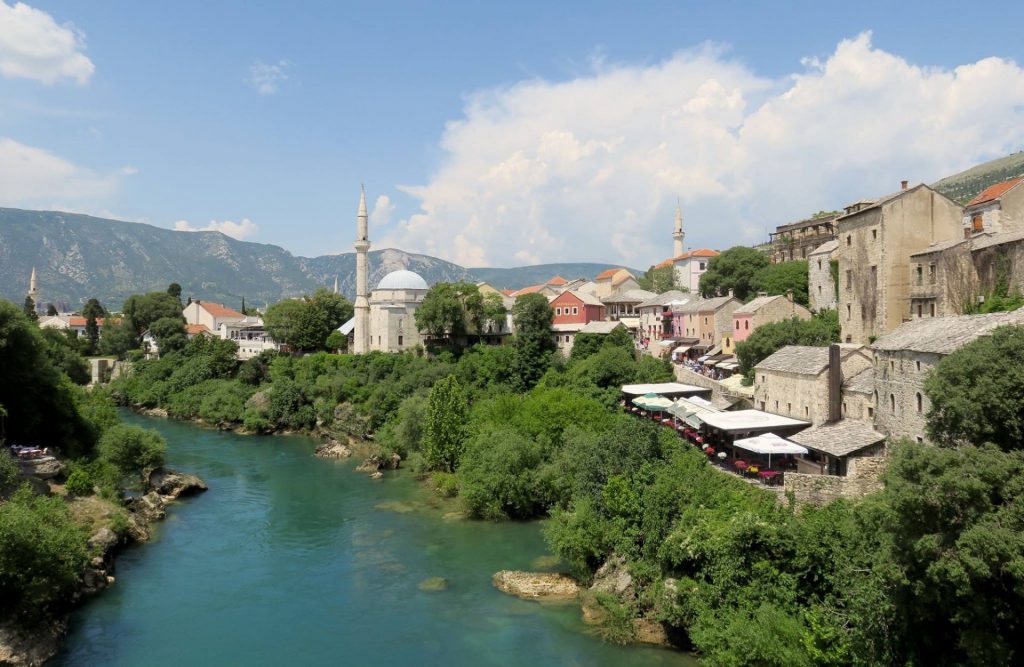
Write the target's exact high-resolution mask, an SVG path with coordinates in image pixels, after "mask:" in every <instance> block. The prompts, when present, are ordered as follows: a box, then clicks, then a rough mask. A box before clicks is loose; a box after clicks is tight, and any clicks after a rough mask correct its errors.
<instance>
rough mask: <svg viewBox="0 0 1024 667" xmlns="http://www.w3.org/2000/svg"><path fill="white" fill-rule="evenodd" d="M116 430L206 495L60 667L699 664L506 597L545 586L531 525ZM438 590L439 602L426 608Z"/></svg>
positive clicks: (251, 440)
mask: <svg viewBox="0 0 1024 667" xmlns="http://www.w3.org/2000/svg"><path fill="white" fill-rule="evenodd" d="M122 417H123V418H124V420H125V421H127V422H129V423H133V424H138V425H141V426H145V427H147V428H155V429H156V430H158V431H159V432H160V433H161V434H162V435H163V436H164V437H165V438H166V439H167V445H168V456H167V459H168V464H169V466H170V467H173V468H176V469H179V470H183V471H187V472H192V473H195V474H198V475H199V476H200V477H202V478H203V479H204V480H206V482H207V483H208V484H209V486H210V490H209V491H208V492H207V493H205V494H203V495H201V496H198V497H195V498H191V499H187V500H183V501H180V502H178V503H176V504H175V505H173V506H172V507H171V508H170V509H169V511H168V515H167V518H166V519H165V520H164V521H163V522H162V523H160V524H158V525H157V526H156V534H155V537H154V539H153V541H151V542H150V543H148V544H145V545H141V546H138V547H133V548H131V549H129V550H127V551H126V552H125V553H122V554H121V556H120V557H119V558H118V561H117V571H116V575H117V583H116V584H115V585H114V586H113V587H112V588H110V589H108V590H106V591H104V592H103V593H101V594H100V595H98V596H96V597H94V598H93V599H92V600H90V601H89V602H87V603H86V604H85V605H84V606H83V607H82V608H81V609H80V610H79V611H78V612H76V613H75V614H74V616H73V617H72V620H71V629H70V633H69V636H68V638H67V642H66V644H65V648H64V650H63V652H62V653H61V654H60V655H59V656H58V657H57V658H55V660H54V664H58V665H145V666H147V667H158V666H160V665H173V666H174V667H180V666H181V665H187V664H193V665H241V664H245V665H369V664H372V665H380V666H389V665H441V664H443V665H446V666H449V665H451V666H454V665H473V666H478V665H502V666H506V665H508V666H517V665H524V666H529V667H541V666H545V665H581V666H582V665H588V666H589V665H644V666H648V665H649V666H667V665H672V666H676V667H692V666H693V665H695V664H696V662H695V661H694V660H693V659H692V658H690V657H688V656H686V655H683V654H680V653H676V652H672V651H667V650H662V649H655V648H639V647H620V646H611V645H608V644H605V643H603V642H601V641H600V640H599V639H597V638H595V637H593V636H591V635H589V634H587V631H586V627H585V626H584V625H583V624H582V622H581V621H580V613H579V608H578V607H577V606H575V605H544V604H539V603H536V602H527V601H524V600H519V599H517V598H514V597H511V596H508V595H505V594H503V593H500V592H498V591H497V590H496V589H495V588H494V587H493V586H492V585H491V575H492V574H493V573H494V572H496V571H498V570H501V569H524V570H530V569H543V568H538V563H537V562H536V559H538V558H543V557H544V556H549V552H548V551H547V549H546V547H545V544H544V541H543V539H542V538H541V535H540V528H539V525H538V524H537V523H500V524H492V523H481V522H474V521H465V520H457V519H453V518H452V515H451V513H452V512H453V511H454V510H455V509H457V506H455V505H453V504H451V503H444V502H441V501H439V500H437V499H435V498H433V496H432V494H430V493H429V492H427V491H426V490H424V488H423V485H421V484H419V483H417V482H415V481H414V480H413V479H412V477H411V476H410V475H408V474H403V473H397V474H396V473H390V474H387V475H386V476H385V478H384V479H383V480H371V479H369V477H368V476H367V475H365V474H360V473H356V472H354V471H353V467H354V466H355V463H354V462H352V461H344V462H336V461H324V460H320V459H316V458H314V457H313V456H312V453H313V449H314V447H315V443H314V442H313V441H312V440H310V439H308V438H302V437H284V436H273V437H254V436H240V435H236V434H233V433H221V432H217V431H212V430H208V429H202V428H199V427H197V426H194V425H191V424H186V423H180V422H174V421H167V420H162V419H151V418H147V417H142V416H139V415H135V414H131V413H127V412H125V413H123V415H122ZM446 515H447V516H446ZM555 567H556V568H557V566H555ZM431 577H444V578H445V579H447V584H448V585H447V588H446V589H444V590H441V591H431V590H421V588H420V585H421V584H422V583H423V582H424V581H425V580H427V579H429V578H431Z"/></svg>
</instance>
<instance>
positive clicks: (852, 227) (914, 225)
mask: <svg viewBox="0 0 1024 667" xmlns="http://www.w3.org/2000/svg"><path fill="white" fill-rule="evenodd" d="M837 224H838V234H839V239H838V240H839V250H838V255H839V295H838V301H839V322H840V326H841V327H842V336H843V340H844V341H846V342H855V343H869V342H870V341H872V340H874V339H875V338H877V337H878V336H881V335H882V334H884V333H886V332H888V331H892V330H893V329H895V328H896V327H898V326H899V325H900V324H901V323H902V322H904V321H905V320H908V319H910V303H911V298H910V267H909V258H910V255H912V254H914V253H917V252H920V251H922V250H925V249H926V248H928V247H929V246H930V245H932V244H934V243H937V242H940V241H950V240H954V239H957V238H962V237H963V232H962V212H961V209H960V206H958V205H957V204H956V203H955V202H953V201H951V200H949V199H947V198H946V197H944V196H943V195H941V194H939V193H938V192H935V191H934V190H932V189H931V188H929V187H928V186H927V185H923V184H922V185H918V186H917V187H914V188H909V189H908V188H907V187H906V181H904V182H903V189H901V190H900V191H899V192H896V193H894V194H890V195H886V196H884V197H881V198H879V199H876V200H873V201H863V202H857V203H854V204H851V205H850V206H847V207H846V212H845V213H844V214H843V215H842V216H840V217H839V218H838V220H837Z"/></svg>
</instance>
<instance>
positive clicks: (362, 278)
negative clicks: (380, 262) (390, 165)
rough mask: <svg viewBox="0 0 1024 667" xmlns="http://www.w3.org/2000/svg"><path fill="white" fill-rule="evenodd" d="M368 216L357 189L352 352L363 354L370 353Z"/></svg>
mask: <svg viewBox="0 0 1024 667" xmlns="http://www.w3.org/2000/svg"><path fill="white" fill-rule="evenodd" d="M369 224H370V222H369V216H368V215H367V214H366V190H365V189H364V188H362V187H361V186H360V188H359V212H358V213H357V214H356V243H355V249H356V303H355V318H356V323H355V324H356V326H355V332H354V339H355V340H353V343H352V351H353V352H355V353H356V354H364V353H366V352H369V351H370V300H369V295H370V293H369V290H368V289H367V286H366V283H367V282H369V275H368V271H367V266H366V253H367V252H368V251H369V250H370V233H369V230H368V227H369Z"/></svg>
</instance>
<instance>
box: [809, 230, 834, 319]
mask: <svg viewBox="0 0 1024 667" xmlns="http://www.w3.org/2000/svg"><path fill="white" fill-rule="evenodd" d="M838 258H839V241H836V240H832V241H829V242H828V243H823V244H821V245H820V246H818V247H817V248H815V249H814V250H813V251H812V252H811V254H810V255H809V256H808V257H807V296H808V297H809V300H810V304H811V310H813V311H814V312H816V313H820V312H821V311H823V310H829V309H833V310H834V309H835V308H836V304H837V302H836V280H835V277H834V276H833V275H832V262H833V261H834V260H838Z"/></svg>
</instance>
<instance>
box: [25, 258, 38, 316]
mask: <svg viewBox="0 0 1024 667" xmlns="http://www.w3.org/2000/svg"><path fill="white" fill-rule="evenodd" d="M28 295H29V296H30V297H32V303H34V304H35V306H36V308H37V309H38V308H39V281H38V280H37V279H36V267H34V266H33V267H32V276H31V277H30V278H29V279H28Z"/></svg>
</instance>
